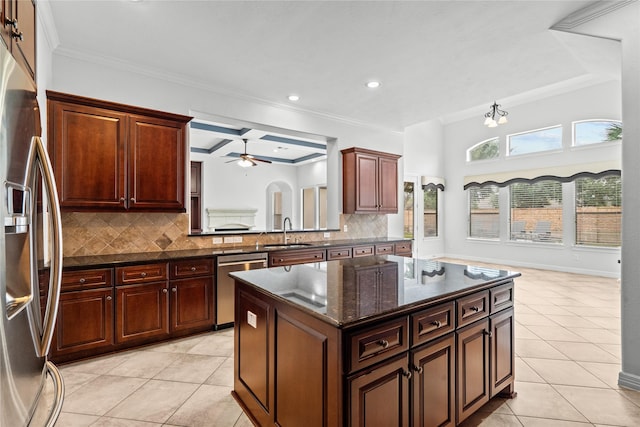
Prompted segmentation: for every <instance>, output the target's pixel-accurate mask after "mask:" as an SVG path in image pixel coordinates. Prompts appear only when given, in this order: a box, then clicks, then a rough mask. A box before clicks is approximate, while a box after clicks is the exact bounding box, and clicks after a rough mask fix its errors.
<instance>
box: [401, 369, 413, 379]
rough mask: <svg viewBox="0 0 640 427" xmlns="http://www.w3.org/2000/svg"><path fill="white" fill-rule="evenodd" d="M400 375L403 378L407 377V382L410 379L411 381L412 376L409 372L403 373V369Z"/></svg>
mask: <svg viewBox="0 0 640 427" xmlns="http://www.w3.org/2000/svg"><path fill="white" fill-rule="evenodd" d="M402 375H404V376H405V377H407V379H408V380H410V379H411V376H412V375H413V374H412V373H411V371H408V372H407V371H405V370H404V369H403V370H402Z"/></svg>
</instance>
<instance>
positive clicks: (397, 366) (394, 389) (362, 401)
mask: <svg viewBox="0 0 640 427" xmlns="http://www.w3.org/2000/svg"><path fill="white" fill-rule="evenodd" d="M410 378H411V373H410V371H408V370H407V356H406V355H405V356H404V357H401V358H399V359H394V360H391V361H388V362H385V363H383V364H382V365H379V366H377V367H376V368H375V369H372V370H370V371H366V372H364V373H362V374H358V375H356V376H354V377H353V378H351V379H349V380H348V393H349V402H348V405H347V407H348V408H349V425H350V426H380V427H383V426H398V427H400V426H402V427H408V426H409V382H410Z"/></svg>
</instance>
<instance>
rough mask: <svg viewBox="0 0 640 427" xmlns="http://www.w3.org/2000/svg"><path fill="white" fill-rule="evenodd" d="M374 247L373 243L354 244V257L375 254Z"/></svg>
mask: <svg viewBox="0 0 640 427" xmlns="http://www.w3.org/2000/svg"><path fill="white" fill-rule="evenodd" d="M374 251H375V249H374V247H373V245H367V246H354V247H353V257H354V258H356V257H359V256H369V255H373V254H374Z"/></svg>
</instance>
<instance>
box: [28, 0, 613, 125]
mask: <svg viewBox="0 0 640 427" xmlns="http://www.w3.org/2000/svg"><path fill="white" fill-rule="evenodd" d="M40 3H46V5H45V6H44V8H45V9H47V10H46V11H45V12H47V14H48V16H50V17H51V18H52V25H51V28H50V30H51V31H52V33H53V37H52V39H53V40H54V44H55V45H56V48H55V50H54V55H63V56H64V55H66V56H72V57H74V58H80V59H83V60H88V61H98V60H99V61H100V63H108V64H111V65H113V66H114V67H124V68H127V69H130V70H134V71H135V72H139V73H143V74H144V73H149V74H151V75H154V76H158V75H161V76H162V77H164V78H166V79H168V80H172V81H178V82H181V83H184V84H188V85H193V86H196V87H201V88H207V89H209V90H212V91H213V92H218V93H224V94H228V95H233V96H237V97H241V98H245V99H250V100H258V101H260V102H266V103H271V104H275V105H278V106H285V108H294V109H301V110H306V111H312V112H315V113H318V114H322V115H328V116H331V117H338V118H340V119H343V120H349V121H354V122H358V123H365V124H367V125H371V126H380V127H385V128H389V129H394V130H402V129H403V128H404V127H406V126H407V125H411V124H414V123H417V122H421V121H425V120H431V119H436V118H440V119H443V120H445V121H446V120H451V119H452V118H453V119H455V117H458V116H459V115H461V114H469V115H471V114H477V113H478V112H480V111H481V110H486V109H488V106H489V105H490V104H492V103H493V101H494V100H497V101H498V102H499V103H501V104H503V106H505V107H507V108H508V107H509V102H511V104H512V105H513V104H514V103H517V102H523V101H524V100H525V98H531V97H535V96H539V95H540V94H545V93H549V92H553V91H562V90H567V89H568V88H571V87H575V86H577V85H586V84H590V83H592V82H598V81H603V80H607V79H612V78H619V73H620V59H619V54H620V52H619V46H618V43H617V42H616V41H612V40H606V39H597V38H593V37H586V36H580V35H575V34H568V33H563V32H558V31H551V30H549V28H551V27H552V26H553V25H554V24H556V23H558V22H559V21H561V20H562V19H563V18H565V17H567V16H568V15H570V14H571V13H573V12H574V11H577V10H579V9H581V8H584V7H585V6H589V5H591V4H592V3H594V2H591V1H579V0H566V1H524V0H515V1H451V0H447V1H157V0H141V1H128V0H112V1H78V0H76V1H65V0H50V1H48V2H39V4H40ZM609 3H611V2H609ZM372 79H373V80H378V81H380V82H381V86H380V87H379V88H378V89H375V90H372V89H369V88H367V87H366V86H365V83H366V82H367V81H369V80H372ZM290 94H297V95H299V96H300V100H299V101H297V102H292V101H289V100H288V99H287V96H288V95H290ZM482 112H483V111H482ZM482 112H480V114H482Z"/></svg>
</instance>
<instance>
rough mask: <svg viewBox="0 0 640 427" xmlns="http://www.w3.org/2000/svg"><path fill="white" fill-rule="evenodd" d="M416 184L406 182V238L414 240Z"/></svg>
mask: <svg viewBox="0 0 640 427" xmlns="http://www.w3.org/2000/svg"><path fill="white" fill-rule="evenodd" d="M414 190H415V184H414V183H413V182H410V181H405V182H404V237H405V238H406V239H413V229H414V216H413V211H414V209H413V206H414V204H415V203H414V200H415V197H414V196H415V191H414Z"/></svg>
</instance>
